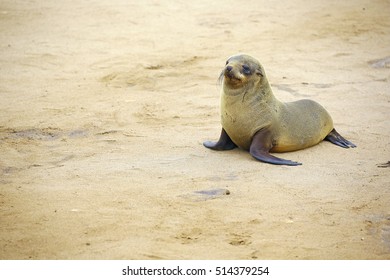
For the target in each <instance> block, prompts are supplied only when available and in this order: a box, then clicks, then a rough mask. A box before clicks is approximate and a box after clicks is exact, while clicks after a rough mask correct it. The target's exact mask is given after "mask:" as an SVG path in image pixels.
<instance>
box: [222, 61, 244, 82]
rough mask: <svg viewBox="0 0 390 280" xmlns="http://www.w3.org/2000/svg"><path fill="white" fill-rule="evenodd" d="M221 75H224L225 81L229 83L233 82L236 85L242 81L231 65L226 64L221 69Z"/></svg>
mask: <svg viewBox="0 0 390 280" xmlns="http://www.w3.org/2000/svg"><path fill="white" fill-rule="evenodd" d="M223 75H224V76H225V79H226V82H228V83H229V84H233V85H235V86H237V85H238V84H240V83H241V82H242V79H241V77H239V76H237V73H236V72H235V71H234V70H233V67H231V66H227V67H226V68H225V70H224V71H223Z"/></svg>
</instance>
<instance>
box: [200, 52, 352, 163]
mask: <svg viewBox="0 0 390 280" xmlns="http://www.w3.org/2000/svg"><path fill="white" fill-rule="evenodd" d="M220 79H221V80H222V84H223V90H222V95H221V123H222V132H221V136H220V138H219V140H218V142H211V141H206V142H204V143H203V145H204V146H205V147H207V148H210V149H213V150H231V149H234V148H236V147H237V146H238V147H240V148H242V149H245V150H249V152H250V154H251V155H252V156H253V157H254V158H255V159H257V160H259V161H263V162H267V163H271V164H280V165H300V164H301V163H299V162H295V161H291V160H286V159H281V158H278V157H275V156H273V155H271V154H270V152H290V151H296V150H300V149H304V148H307V147H310V146H313V145H316V144H318V143H319V142H321V141H322V140H328V141H330V142H332V143H333V144H336V145H338V146H340V147H343V148H350V147H351V148H354V147H356V146H355V145H354V144H353V143H351V142H349V141H348V140H346V139H345V138H344V137H342V136H341V135H340V134H339V133H338V132H337V131H336V130H335V129H334V127H333V121H332V118H331V116H330V115H329V113H328V112H327V111H326V110H325V109H324V108H323V107H322V106H321V105H320V104H318V103H317V102H315V101H312V100H308V99H303V100H299V101H295V102H287V103H283V102H280V101H279V100H278V99H276V98H275V96H274V95H273V93H272V90H271V87H270V85H269V83H268V79H267V77H266V75H265V71H264V68H263V67H262V66H261V64H260V63H259V62H258V61H257V60H256V59H254V58H253V57H251V56H249V55H245V54H239V55H235V56H232V57H230V58H229V59H228V60H227V62H226V66H225V68H224V70H223V71H222V73H221V76H220Z"/></svg>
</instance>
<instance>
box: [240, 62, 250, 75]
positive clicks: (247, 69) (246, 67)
mask: <svg viewBox="0 0 390 280" xmlns="http://www.w3.org/2000/svg"><path fill="white" fill-rule="evenodd" d="M242 70H243V72H244V74H245V75H250V74H251V68H250V67H249V66H248V65H246V64H244V65H242Z"/></svg>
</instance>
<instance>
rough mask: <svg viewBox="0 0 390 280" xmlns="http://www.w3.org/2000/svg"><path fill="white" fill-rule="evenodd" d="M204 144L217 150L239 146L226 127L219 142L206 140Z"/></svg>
mask: <svg viewBox="0 0 390 280" xmlns="http://www.w3.org/2000/svg"><path fill="white" fill-rule="evenodd" d="M203 146H205V147H206V148H209V149H212V150H217V151H226V150H232V149H234V148H236V147H237V145H236V144H234V143H233V141H232V139H230V137H229V135H228V134H227V133H226V131H225V129H223V128H222V131H221V136H220V137H219V140H218V142H212V141H206V142H203Z"/></svg>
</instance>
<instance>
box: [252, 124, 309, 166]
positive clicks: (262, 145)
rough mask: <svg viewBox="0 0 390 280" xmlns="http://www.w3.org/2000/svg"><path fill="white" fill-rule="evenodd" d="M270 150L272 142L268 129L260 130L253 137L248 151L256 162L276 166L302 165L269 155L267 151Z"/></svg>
mask: <svg viewBox="0 0 390 280" xmlns="http://www.w3.org/2000/svg"><path fill="white" fill-rule="evenodd" d="M271 148H272V141H271V137H270V133H269V131H268V129H262V130H259V131H258V132H256V134H255V136H253V139H252V143H251V146H250V149H249V152H250V154H251V155H252V156H253V157H254V158H255V159H257V160H259V161H262V162H266V163H271V164H278V165H290V166H295V165H301V164H302V163H299V162H295V161H291V160H288V159H282V158H278V157H275V156H273V155H271V154H270V153H269V150H270V149H271Z"/></svg>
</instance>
